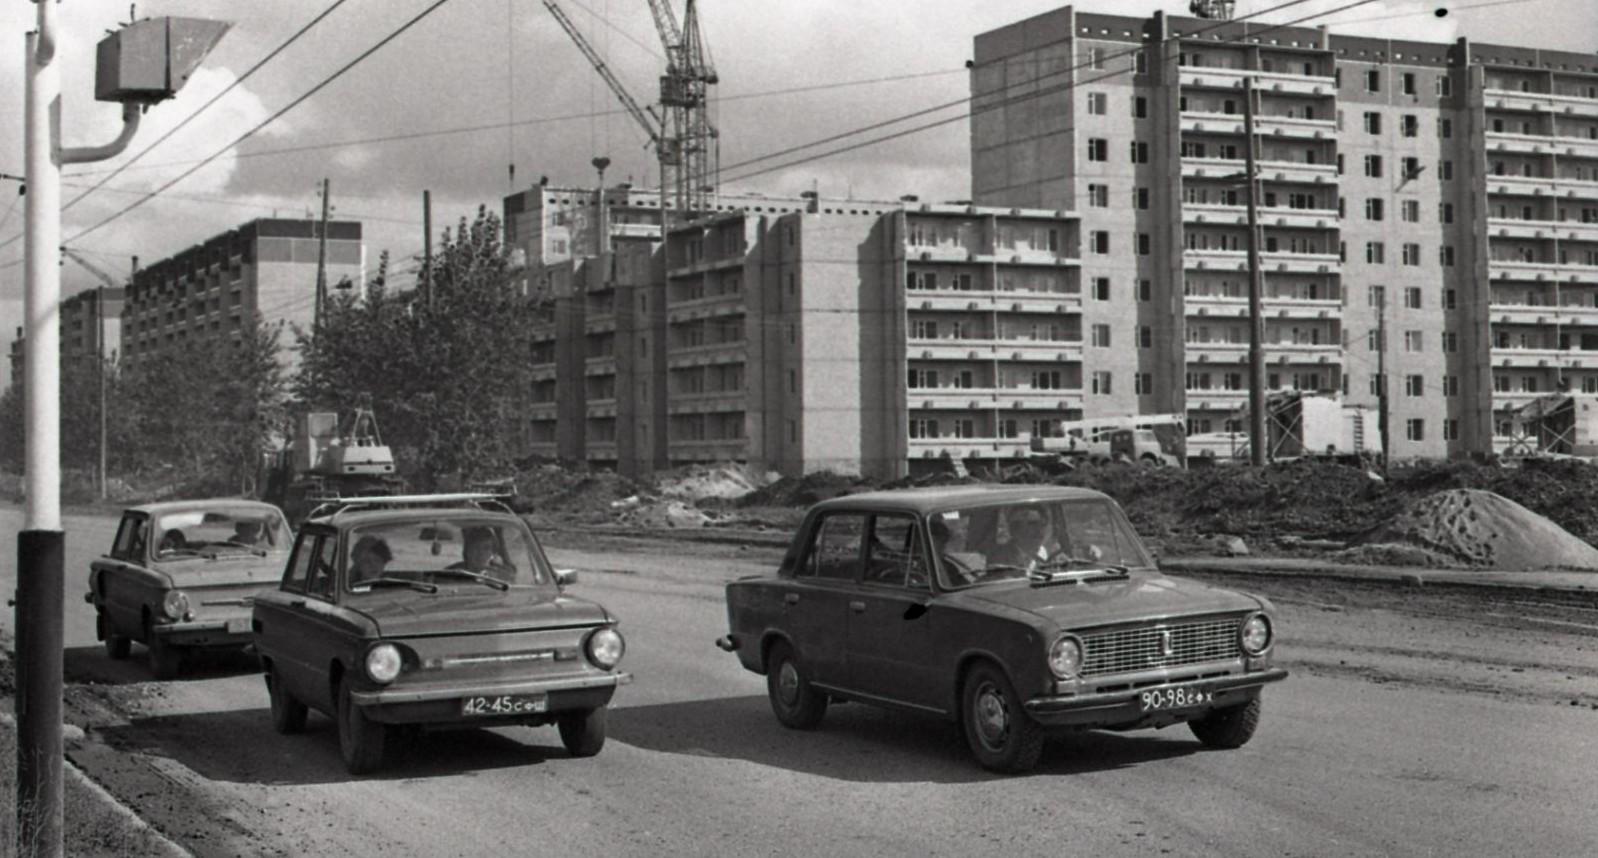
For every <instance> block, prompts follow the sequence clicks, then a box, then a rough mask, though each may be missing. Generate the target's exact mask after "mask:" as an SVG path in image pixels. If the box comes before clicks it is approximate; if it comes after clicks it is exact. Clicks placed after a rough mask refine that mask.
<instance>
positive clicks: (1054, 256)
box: [972, 247, 1082, 267]
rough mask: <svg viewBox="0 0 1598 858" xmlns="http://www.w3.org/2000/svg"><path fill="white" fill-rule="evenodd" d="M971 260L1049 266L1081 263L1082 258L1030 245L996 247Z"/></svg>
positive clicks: (998, 263) (999, 263)
mask: <svg viewBox="0 0 1598 858" xmlns="http://www.w3.org/2000/svg"><path fill="white" fill-rule="evenodd" d="M972 261H974V262H981V263H987V264H993V265H1020V266H1039V265H1042V266H1050V267H1059V266H1062V265H1081V264H1082V260H1081V259H1079V258H1077V257H1075V256H1066V255H1065V254H1064V253H1063V252H1061V251H1058V250H1035V249H1033V248H1030V247H996V248H994V249H993V252H992V253H978V254H975V255H974V256H973V257H972Z"/></svg>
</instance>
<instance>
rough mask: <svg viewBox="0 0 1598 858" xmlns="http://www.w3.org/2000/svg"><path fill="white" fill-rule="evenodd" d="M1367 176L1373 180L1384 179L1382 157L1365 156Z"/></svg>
mask: <svg viewBox="0 0 1598 858" xmlns="http://www.w3.org/2000/svg"><path fill="white" fill-rule="evenodd" d="M1365 175H1366V176H1367V177H1369V178H1372V179H1380V178H1381V177H1382V156H1380V155H1366V156H1365Z"/></svg>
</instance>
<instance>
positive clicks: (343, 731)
mask: <svg viewBox="0 0 1598 858" xmlns="http://www.w3.org/2000/svg"><path fill="white" fill-rule="evenodd" d="M387 738H388V725H386V724H382V723H379V722H377V721H373V720H372V719H370V718H368V717H366V713H365V712H362V711H361V707H359V706H357V705H355V701H353V700H351V699H350V678H349V676H348V675H347V674H346V675H345V676H344V677H343V678H342V679H340V680H339V684H338V750H339V753H340V754H342V755H343V756H344V767H345V768H346V769H349V772H350V774H352V775H364V774H369V773H371V772H375V771H377V769H378V768H379V767H380V766H382V764H383V744H384V740H385V739H387Z"/></svg>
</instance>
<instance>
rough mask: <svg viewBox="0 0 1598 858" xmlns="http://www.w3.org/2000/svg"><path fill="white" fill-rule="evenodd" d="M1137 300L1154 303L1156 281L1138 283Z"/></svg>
mask: <svg viewBox="0 0 1598 858" xmlns="http://www.w3.org/2000/svg"><path fill="white" fill-rule="evenodd" d="M1137 299H1138V300H1139V301H1152V300H1154V281H1153V280H1139V281H1137Z"/></svg>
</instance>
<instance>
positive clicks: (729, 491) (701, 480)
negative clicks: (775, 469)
mask: <svg viewBox="0 0 1598 858" xmlns="http://www.w3.org/2000/svg"><path fill="white" fill-rule="evenodd" d="M776 479H777V475H776V474H774V473H762V472H760V471H758V470H756V469H753V468H750V467H749V466H747V465H739V464H727V465H715V466H709V465H694V466H690V467H687V468H683V469H680V470H677V471H671V472H667V473H664V474H657V475H656V476H655V487H656V490H658V491H659V492H660V494H662V495H664V496H666V497H669V498H678V499H681V500H687V501H695V502H698V501H705V500H712V499H714V500H731V499H733V498H742V497H746V496H747V495H749V493H750V492H753V491H755V490H756V489H759V488H760V487H762V486H765V485H767V484H768V483H771V482H772V481H774V480H776Z"/></svg>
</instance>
